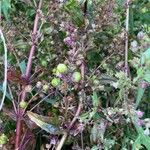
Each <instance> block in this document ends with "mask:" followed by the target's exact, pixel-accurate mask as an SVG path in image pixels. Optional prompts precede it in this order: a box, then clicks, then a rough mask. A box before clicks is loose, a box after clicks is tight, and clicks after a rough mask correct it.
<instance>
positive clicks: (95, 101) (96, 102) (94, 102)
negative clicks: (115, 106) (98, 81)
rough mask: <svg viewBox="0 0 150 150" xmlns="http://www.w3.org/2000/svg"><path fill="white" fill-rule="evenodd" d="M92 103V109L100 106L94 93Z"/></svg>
mask: <svg viewBox="0 0 150 150" xmlns="http://www.w3.org/2000/svg"><path fill="white" fill-rule="evenodd" d="M92 101H93V106H94V107H98V105H99V104H100V101H99V99H98V96H97V93H96V92H95V91H94V92H93V95H92Z"/></svg>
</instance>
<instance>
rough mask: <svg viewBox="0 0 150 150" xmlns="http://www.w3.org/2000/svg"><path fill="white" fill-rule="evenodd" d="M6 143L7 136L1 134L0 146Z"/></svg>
mask: <svg viewBox="0 0 150 150" xmlns="http://www.w3.org/2000/svg"><path fill="white" fill-rule="evenodd" d="M7 141H8V138H7V136H6V135H5V134H2V135H1V136H0V145H3V144H6V143H7Z"/></svg>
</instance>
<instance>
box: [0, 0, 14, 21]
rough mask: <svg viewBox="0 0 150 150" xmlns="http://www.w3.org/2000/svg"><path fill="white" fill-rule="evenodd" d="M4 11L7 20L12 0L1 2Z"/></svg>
mask: <svg viewBox="0 0 150 150" xmlns="http://www.w3.org/2000/svg"><path fill="white" fill-rule="evenodd" d="M0 7H1V9H2V13H3V14H4V16H5V18H6V20H8V19H9V11H10V9H11V0H2V3H1V6H0Z"/></svg>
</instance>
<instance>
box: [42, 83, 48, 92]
mask: <svg viewBox="0 0 150 150" xmlns="http://www.w3.org/2000/svg"><path fill="white" fill-rule="evenodd" d="M48 89H49V86H48V85H47V84H45V85H43V90H44V91H45V92H46V91H48Z"/></svg>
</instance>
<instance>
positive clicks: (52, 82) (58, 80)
mask: <svg viewBox="0 0 150 150" xmlns="http://www.w3.org/2000/svg"><path fill="white" fill-rule="evenodd" d="M51 84H52V86H53V87H57V86H59V84H60V79H59V78H53V79H52V81H51Z"/></svg>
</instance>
